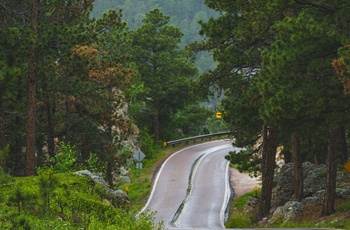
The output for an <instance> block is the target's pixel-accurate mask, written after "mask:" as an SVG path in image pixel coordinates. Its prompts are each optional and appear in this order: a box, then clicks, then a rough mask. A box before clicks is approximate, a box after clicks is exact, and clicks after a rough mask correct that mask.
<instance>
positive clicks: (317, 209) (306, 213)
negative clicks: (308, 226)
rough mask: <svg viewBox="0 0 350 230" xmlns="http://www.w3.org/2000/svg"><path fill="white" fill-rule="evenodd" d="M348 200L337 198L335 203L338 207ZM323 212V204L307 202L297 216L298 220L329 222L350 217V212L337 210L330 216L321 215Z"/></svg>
mask: <svg viewBox="0 0 350 230" xmlns="http://www.w3.org/2000/svg"><path fill="white" fill-rule="evenodd" d="M346 201H348V200H344V199H340V198H337V199H336V200H335V203H334V207H335V208H336V207H337V206H338V205H340V204H342V203H344V202H346ZM321 214H322V204H306V205H304V210H303V211H302V212H301V213H299V214H298V215H297V217H296V220H297V221H301V222H302V221H311V222H322V221H325V222H329V221H332V220H335V219H348V218H350V211H349V212H335V213H334V214H332V215H329V216H321Z"/></svg>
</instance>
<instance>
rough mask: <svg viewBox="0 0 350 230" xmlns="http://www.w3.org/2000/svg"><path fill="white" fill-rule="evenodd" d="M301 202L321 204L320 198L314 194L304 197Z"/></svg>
mask: <svg viewBox="0 0 350 230" xmlns="http://www.w3.org/2000/svg"><path fill="white" fill-rule="evenodd" d="M303 203H304V204H321V199H320V198H319V197H316V196H310V197H306V198H305V199H304V200H303Z"/></svg>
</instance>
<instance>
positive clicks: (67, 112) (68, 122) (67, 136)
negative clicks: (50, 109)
mask: <svg viewBox="0 0 350 230" xmlns="http://www.w3.org/2000/svg"><path fill="white" fill-rule="evenodd" d="M65 74H66V77H65V94H66V95H65V100H66V101H65V106H66V138H65V142H66V144H67V143H69V142H70V129H71V121H70V99H69V82H68V74H67V73H65Z"/></svg>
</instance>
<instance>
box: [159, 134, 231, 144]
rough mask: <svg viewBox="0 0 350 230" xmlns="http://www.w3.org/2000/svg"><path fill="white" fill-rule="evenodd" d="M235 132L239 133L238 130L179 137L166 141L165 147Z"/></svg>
mask: <svg viewBox="0 0 350 230" xmlns="http://www.w3.org/2000/svg"><path fill="white" fill-rule="evenodd" d="M235 133H237V131H230V132H219V133H210V134H205V135H199V136H194V137H188V138H183V139H178V140H174V141H167V142H164V146H165V147H167V146H169V145H171V146H174V145H176V144H180V143H184V142H185V143H186V144H188V142H190V141H193V143H195V142H196V141H197V140H201V141H203V140H204V139H205V138H208V139H209V140H210V139H211V138H212V137H219V136H225V135H227V136H229V135H231V134H235Z"/></svg>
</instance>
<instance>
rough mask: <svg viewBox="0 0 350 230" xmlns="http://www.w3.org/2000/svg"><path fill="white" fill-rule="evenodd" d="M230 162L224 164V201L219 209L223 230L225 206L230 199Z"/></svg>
mask: <svg viewBox="0 0 350 230" xmlns="http://www.w3.org/2000/svg"><path fill="white" fill-rule="evenodd" d="M229 180H230V162H229V161H228V162H227V164H226V175H225V184H226V186H225V200H224V202H223V204H222V207H221V212H220V219H221V224H222V228H225V214H226V209H227V206H228V205H229V201H230V197H231V189H230V181H229Z"/></svg>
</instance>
